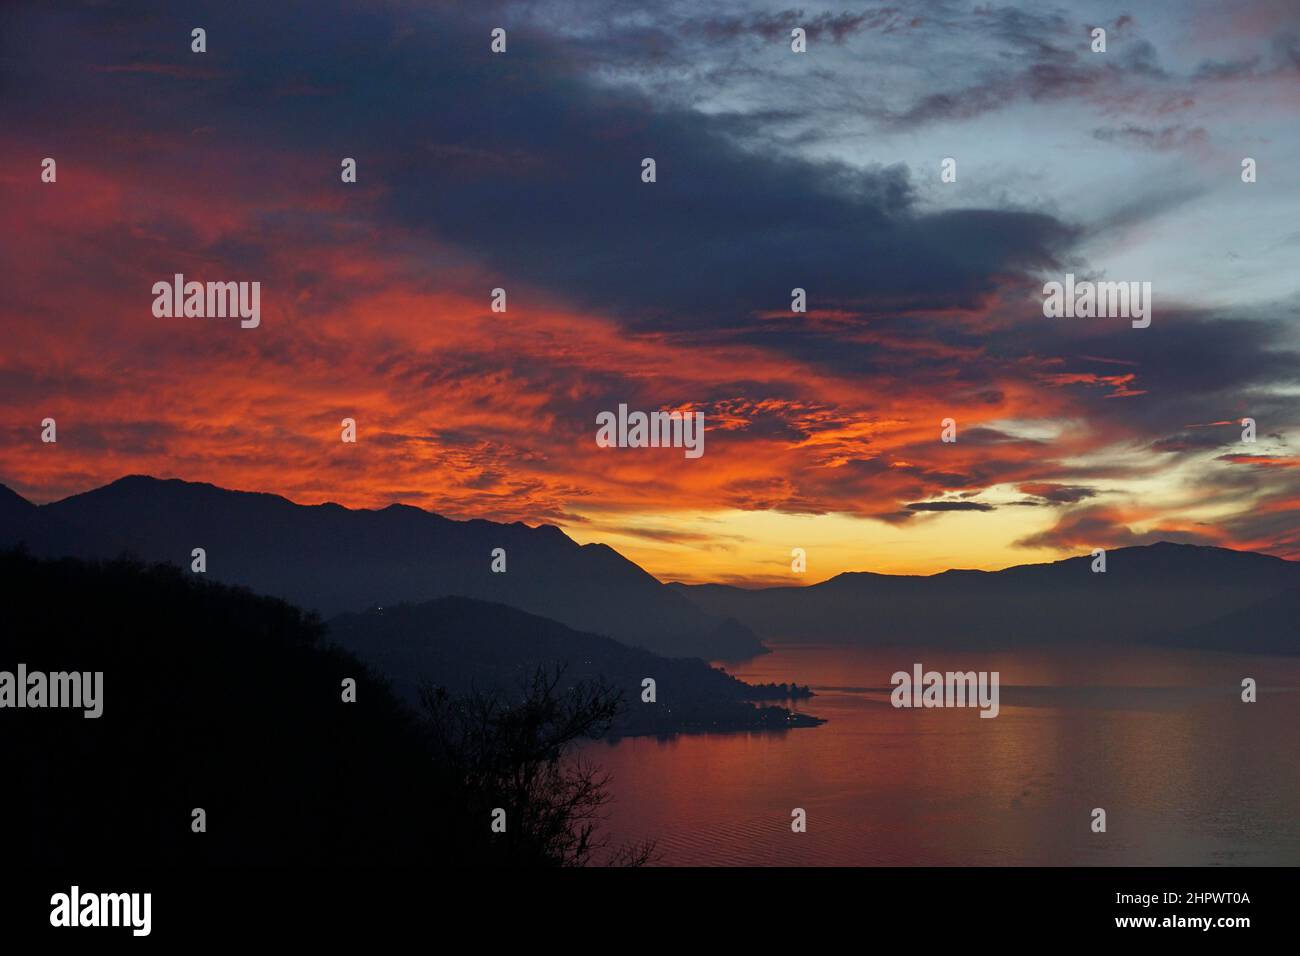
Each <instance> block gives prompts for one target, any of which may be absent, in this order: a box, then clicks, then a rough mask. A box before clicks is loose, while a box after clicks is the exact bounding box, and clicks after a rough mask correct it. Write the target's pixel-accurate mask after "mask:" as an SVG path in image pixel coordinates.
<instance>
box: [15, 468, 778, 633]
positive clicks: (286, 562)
mask: <svg viewBox="0 0 1300 956" xmlns="http://www.w3.org/2000/svg"><path fill="white" fill-rule="evenodd" d="M19 542H22V543H25V544H26V546H27V547H28V548H29V550H30V551H31V552H32V553H33V554H37V555H42V556H63V555H72V556H77V557H86V558H108V557H115V556H117V555H119V554H121V553H123V552H126V553H130V554H133V555H135V556H137V557H139V558H141V559H143V560H146V561H162V562H168V563H173V564H177V565H181V566H182V567H185V568H189V566H190V562H191V553H192V551H193V549H195V548H203V549H204V551H205V555H206V562H207V572H206V573H207V575H208V577H209V578H210V579H212V580H215V581H220V582H224V583H228V584H236V585H243V586H245V587H248V588H250V589H252V590H254V591H257V592H259V593H262V594H267V595H272V596H275V597H279V598H283V599H284V600H287V601H289V602H290V603H292V604H295V605H297V606H299V607H303V608H306V609H310V610H316V611H318V612H319V613H320V614H322V615H323V616H326V617H329V616H333V615H337V614H340V613H342V612H346V611H361V610H364V609H366V608H368V607H372V606H376V605H381V606H384V605H392V604H398V603H401V602H420V601H427V600H431V599H434V598H438V597H447V596H461V597H470V598H477V599H479V600H484V601H494V602H499V603H502V604H508V605H510V606H512V607H516V608H520V609H522V610H525V611H528V612H531V613H533V614H538V615H541V616H543V617H548V618H552V619H554V620H556V621H560V622H562V623H564V624H567V625H569V626H570V627H573V628H576V629H578V630H582V631H592V632H596V633H600V634H607V635H609V636H610V637H613V638H615V639H617V640H620V641H622V642H624V643H626V644H629V645H636V646H642V647H645V648H648V649H650V650H653V651H656V652H659V653H662V654H669V655H674V656H689V657H701V658H705V659H736V658H744V657H752V656H753V655H754V654H757V653H762V652H763V650H764V649H763V647H762V645H761V644H760V643H759V641H758V640H757V638H756V637H755V636H754V635H753V634H752V633H751V632H750V631H749V630H748V629H747V628H744V627H742V626H740V625H739V624H737V623H736V622H734V621H731V622H727V621H725V620H723V619H718V618H713V617H711V616H710V615H708V614H706V613H704V612H703V611H701V610H700V609H699V608H698V607H696V606H695V605H694V604H693V603H692V602H691V601H690V600H689V599H688V598H686V597H685V596H684V595H682V594H680V593H678V592H677V591H675V590H673V589H671V588H669V587H667V586H666V585H664V584H662V583H661V582H660V581H658V580H656V579H655V578H654V577H652V576H651V575H650V574H648V573H647V572H645V571H644V570H642V569H641V568H640V567H638V566H637V565H636V564H634V563H633V562H631V561H629V560H627V559H626V558H624V557H623V556H622V555H620V554H619V553H618V552H617V551H615V550H614V549H613V548H610V547H608V546H606V545H602V544H588V545H579V544H577V543H576V542H575V541H573V540H572V539H571V538H569V537H568V536H567V535H565V534H564V532H562V531H561V530H560V529H559V528H556V527H554V526H552V525H541V526H539V527H529V526H527V525H525V524H523V523H521V522H515V523H513V524H501V523H496V522H492V521H484V520H471V521H454V520H451V519H449V518H444V517H442V516H440V515H437V514H433V513H431V512H428V511H424V510H422V509H419V508H413V507H410V506H407V505H390V506H388V507H387V508H383V509H379V510H367V509H356V510H354V509H349V508H344V507H342V506H341V505H337V504H332V503H330V504H321V505H300V504H295V503H294V502H292V501H289V500H288V499H286V498H282V497H280V496H278V495H271V494H261V493H253V492H244V491H229V490H226V489H223V488H218V487H216V486H215V485H210V484H206V483H198V482H188V481H181V480H177V479H167V480H163V479H157V478H150V477H146V476H141V475H132V476H129V477H126V478H121V479H119V480H117V481H114V482H112V483H111V484H108V485H105V486H103V487H101V488H96V489H94V490H93V491H88V492H86V493H84V494H78V495H73V496H72V497H69V498H65V499H63V500H62V501H56V502H53V503H50V504H46V505H41V506H36V505H33V504H32V503H31V502H29V501H27V500H25V499H24V498H22V497H21V496H19V495H17V494H15V493H14V492H13V491H11V490H10V489H8V488H4V487H3V486H0V547H7V546H13V545H15V544H18V543H19ZM497 548H502V549H504V551H505V560H506V571H505V573H494V572H493V571H492V570H491V565H492V560H493V551H494V549H497Z"/></svg>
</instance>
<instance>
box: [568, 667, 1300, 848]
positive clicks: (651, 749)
mask: <svg viewBox="0 0 1300 956" xmlns="http://www.w3.org/2000/svg"><path fill="white" fill-rule="evenodd" d="M773 649H774V653H772V654H767V655H764V656H762V657H759V658H755V659H754V660H752V661H748V662H744V663H742V664H738V665H730V666H728V667H727V669H728V670H729V671H730V672H731V673H733V674H735V675H736V676H737V677H740V678H742V679H743V680H746V681H750V682H761V683H766V682H768V681H776V682H778V683H780V682H784V681H797V682H798V683H800V684H810V685H811V686H812V688H813V690H814V691H815V692H816V694H817V696H815V697H813V698H811V699H809V700H801V701H797V702H794V703H793V705H788V706H792V709H796V710H800V711H805V712H807V713H811V714H815V715H816V716H818V717H824V718H827V719H828V721H829V722H828V723H826V724H823V725H822V726H820V727H815V728H808V729H798V730H792V731H787V732H782V733H767V734H760V733H739V734H703V735H678V736H676V737H673V738H670V739H656V738H644V737H643V738H630V739H624V740H621V741H618V742H616V743H610V742H598V743H594V744H591V745H588V746H587V747H586V748H585V749H584V750H583V751H582V757H583V758H584V759H589V760H592V761H594V762H596V763H597V764H599V765H600V766H601V767H602V768H603V769H605V770H607V771H608V772H609V773H610V774H611V775H612V783H611V793H612V796H613V803H612V804H611V805H610V806H609V807H608V808H607V812H606V820H607V823H606V828H605V832H606V833H607V834H608V835H609V836H610V838H611V839H613V840H616V841H619V840H639V839H644V838H650V839H654V840H655V841H656V842H657V846H658V852H659V856H660V862H661V863H663V864H669V865H772V864H789V865H833V866H842V865H881V866H886V865H888V866H898V865H923V866H961V865H979V866H1011V865H1047V866H1052V865H1124V866H1129V865H1140V866H1147V865H1168V866H1182V865H1239V864H1255V865H1292V866H1294V865H1297V864H1300V737H1298V736H1297V731H1298V730H1300V659H1297V658H1274V657H1267V658H1266V657H1257V656H1240V655H1233V654H1222V653H1210V652H1199V651H1182V650H1167V649H1151V648H1123V649H1116V648H1093V649H1082V648H1081V649H1069V650H1056V651H1051V652H1048V651H1042V652H1039V651H1025V650H1021V649H1017V650H1014V651H1005V652H997V651H977V652H968V651H954V650H951V649H943V650H938V649H936V650H932V651H926V650H924V649H916V648H910V647H908V648H899V647H891V648H861V647H849V646H839V645H792V644H783V645H773ZM914 662H920V663H921V664H923V665H924V666H925V669H926V670H931V669H933V670H939V671H949V670H961V671H965V670H988V671H994V670H996V671H999V672H1000V674H1001V712H1000V714H999V716H998V717H996V718H993V719H981V718H980V716H979V710H978V709H977V708H970V709H926V710H908V709H895V708H894V707H892V706H890V703H889V692H890V690H891V687H890V684H889V679H890V675H891V674H893V673H894V672H895V671H899V670H905V671H910V670H911V668H912V664H913V663H914ZM1244 677H1252V678H1254V679H1255V680H1256V681H1257V683H1258V687H1259V690H1258V702H1256V703H1249V704H1248V703H1243V702H1242V700H1241V681H1242V678H1244ZM796 807H798V808H802V809H804V810H805V811H806V812H807V832H805V833H794V832H792V831H791V827H790V823H791V811H792V810H793V809H794V808H796ZM1095 807H1101V808H1103V809H1105V811H1106V815H1107V821H1106V822H1107V832H1105V833H1093V832H1092V831H1091V822H1092V810H1093V808H1095Z"/></svg>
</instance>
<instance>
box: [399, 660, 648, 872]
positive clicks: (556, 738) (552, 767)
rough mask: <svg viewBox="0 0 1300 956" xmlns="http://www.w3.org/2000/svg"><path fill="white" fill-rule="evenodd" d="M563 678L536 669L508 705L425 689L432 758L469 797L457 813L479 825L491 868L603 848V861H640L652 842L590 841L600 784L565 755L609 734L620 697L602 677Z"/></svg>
mask: <svg viewBox="0 0 1300 956" xmlns="http://www.w3.org/2000/svg"><path fill="white" fill-rule="evenodd" d="M563 674H564V669H563V668H562V667H557V668H554V669H553V670H547V669H545V668H540V667H539V668H537V669H536V670H535V671H534V672H533V673H532V674H531V675H530V676H529V677H528V678H527V679H526V680H524V681H523V682H522V686H521V687H520V690H519V693H518V695H517V697H515V699H507V696H506V695H503V694H486V693H481V692H477V691H476V692H473V693H470V694H467V695H461V696H453V695H451V694H449V693H447V692H446V691H445V690H444V689H442V688H440V687H432V686H427V687H425V688H424V690H423V691H422V694H421V699H422V701H423V703H424V706H425V710H426V712H427V714H428V717H429V725H430V738H431V741H432V746H433V750H434V755H435V760H436V761H437V762H438V765H439V768H440V769H441V770H442V771H443V772H444V773H449V774H451V775H452V777H453V778H454V779H455V780H456V782H458V783H461V784H463V791H462V792H464V793H465V794H467V795H468V796H469V797H470V799H471V806H469V807H466V808H465V809H466V813H467V815H468V816H469V817H470V818H471V819H478V820H481V821H482V823H481V832H482V834H484V835H485V836H486V838H487V847H488V852H487V854H486V856H487V858H488V859H489V860H490V861H491V862H496V863H502V864H520V863H523V864H542V865H556V866H582V865H584V864H586V863H588V862H589V861H590V860H591V858H592V854H593V853H594V852H596V851H609V852H607V853H605V857H606V858H605V860H604V862H606V863H611V864H614V865H631V866H636V865H640V864H643V863H646V862H648V861H649V860H650V859H652V857H653V851H654V847H653V844H649V843H646V844H636V845H626V846H620V847H618V848H615V849H613V850H611V849H610V847H609V846H608V843H607V842H606V841H605V840H604V839H603V838H601V837H598V836H597V826H598V823H599V822H600V819H601V814H600V811H601V808H602V807H604V806H605V805H606V804H607V803H608V801H609V793H608V783H609V778H608V776H607V775H606V774H604V773H602V772H601V771H599V770H598V769H597V768H595V767H593V766H590V765H589V764H587V763H586V762H584V761H583V760H582V759H581V758H580V757H579V756H577V755H576V754H574V753H572V750H573V749H574V745H575V744H576V743H577V742H578V741H580V740H583V739H597V738H599V737H600V736H601V735H603V734H604V733H605V732H606V731H608V730H609V727H610V724H611V723H612V721H613V720H614V718H615V717H616V716H617V715H618V712H619V709H620V707H621V705H622V694H621V693H620V692H619V691H616V690H614V689H613V688H611V687H610V686H609V685H608V684H607V683H606V682H605V681H604V680H603V679H596V680H588V681H581V682H578V683H576V684H573V685H572V686H568V687H562V679H563ZM496 808H501V809H504V810H505V812H506V830H505V832H504V833H492V832H491V831H490V829H489V825H488V824H489V819H490V816H491V813H492V811H493V810H494V809H496Z"/></svg>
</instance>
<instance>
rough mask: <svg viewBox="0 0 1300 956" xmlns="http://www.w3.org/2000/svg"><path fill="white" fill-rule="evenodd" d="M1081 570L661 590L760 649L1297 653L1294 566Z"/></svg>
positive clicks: (1133, 565)
mask: <svg viewBox="0 0 1300 956" xmlns="http://www.w3.org/2000/svg"><path fill="white" fill-rule="evenodd" d="M1092 562H1093V559H1092V557H1091V556H1082V557H1075V558H1067V559H1065V560H1062V561H1055V562H1052V563H1049V564H1029V565H1018V566H1015V567H1011V568H1006V569H1004V570H1001V571H971V570H952V571H944V572H942V573H939V574H933V575H927V576H921V575H889V574H875V573H871V572H846V573H844V574H839V575H837V576H835V577H833V578H831V579H829V580H827V581H823V582H821V583H819V584H814V585H809V586H806V587H777V588H761V589H753V590H746V589H743V588H738V587H732V586H729V585H713V584H706V585H682V584H673V585H670V586H671V587H674V588H676V589H677V590H679V591H680V592H681V593H682V594H685V595H687V596H689V597H690V599H691V600H692V601H694V602H695V603H696V604H698V605H700V606H701V607H703V608H705V609H706V610H708V611H710V612H712V613H713V614H715V615H727V616H731V617H735V618H736V619H737V620H739V621H740V622H742V623H744V624H748V625H749V626H750V627H751V628H752V629H753V630H754V631H755V633H757V634H759V636H760V637H763V638H765V639H771V640H781V641H796V642H797V641H817V640H835V641H846V642H853V643H857V642H860V643H901V644H908V643H916V644H935V645H953V646H961V645H969V646H994V645H997V646H1017V645H1025V644H1048V645H1050V644H1051V643H1053V642H1058V641H1084V642H1092V643H1100V644H1105V643H1117V642H1121V643H1122V642H1132V641H1138V642H1143V643H1152V644H1169V645H1186V646H1195V647H1205V648H1214V649H1221V650H1240V651H1250V652H1273V653H1292V654H1293V653H1300V633H1297V632H1295V630H1294V628H1292V629H1291V631H1290V632H1289V633H1288V632H1287V631H1286V625H1285V623H1284V619H1285V616H1286V611H1287V608H1288V607H1290V606H1291V605H1288V604H1287V603H1286V601H1285V600H1283V599H1282V598H1281V597H1280V596H1281V595H1284V594H1286V593H1289V592H1291V591H1292V590H1293V589H1295V588H1297V587H1300V563H1297V562H1293V561H1286V560H1284V559H1282V558H1276V557H1272V556H1270V555H1265V554H1257V553H1254V552H1249V551H1233V550H1229V549H1226V548H1212V547H1203V546H1197V545H1187V544H1173V543H1169V542H1161V543H1158V544H1152V545H1146V546H1141V547H1131V548H1117V549H1115V550H1112V551H1109V552H1107V554H1106V571H1105V573H1093V571H1092ZM1252 609H1253V610H1252ZM1292 620H1294V619H1292ZM1247 622H1251V626H1247Z"/></svg>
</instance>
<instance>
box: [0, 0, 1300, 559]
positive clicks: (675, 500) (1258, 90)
mask: <svg viewBox="0 0 1300 956" xmlns="http://www.w3.org/2000/svg"><path fill="white" fill-rule="evenodd" d="M195 27H202V28H203V29H204V30H205V31H206V46H207V49H206V52H203V53H195V52H193V51H192V50H191V30H192V29H194V28H195ZM498 27H499V28H502V29H504V30H505V31H506V51H505V52H504V53H493V52H492V50H491V48H490V47H491V31H492V30H493V29H494V28H498ZM796 27H798V28H802V29H804V30H805V31H806V36H807V50H806V52H804V53H795V52H793V51H792V50H791V30H793V29H794V28H796ZM1094 28H1101V29H1104V30H1105V31H1106V41H1107V44H1106V51H1105V52H1104V53H1102V52H1094V51H1093V49H1092V45H1093V40H1092V36H1091V33H1092V31H1093V30H1094ZM1298 120H1300V7H1297V5H1296V4H1295V2H1294V0H1242V2H1235V3H1231V4H1226V3H1217V2H1215V3H1203V2H1196V0H1180V2H1173V3H1153V2H1143V3H1141V4H1133V3H1128V4H1122V3H1108V2H1089V3H1074V4H1070V5H1068V6H1064V5H1063V6H1057V5H1054V4H1051V3H1041V2H1025V3H996V2H956V0H953V2H949V0H934V2H892V3H889V4H884V5H881V4H853V5H823V4H805V5H801V6H799V7H791V6H789V5H788V4H787V3H785V2H777V3H751V2H718V3H710V4H708V5H701V4H698V3H693V2H668V3H654V2H637V3H623V2H618V0H599V2H595V0H593V2H586V0H563V2H560V0H530V2H527V3H493V2H481V3H475V4H455V3H449V4H444V3H429V2H388V3H385V2H368V3H359V2H358V3H352V2H339V0H312V2H310V3H301V4H267V3H244V2H237V0H223V2H220V3H212V4H202V3H197V4H173V3H161V2H159V3H148V2H131V3H118V2H111V0H104V2H93V3H69V2H58V0H56V2H49V3H28V2H13V3H7V4H5V5H4V6H3V9H2V10H0V209H3V222H4V229H3V231H2V232H0V275H3V277H4V293H5V294H4V295H3V296H2V297H0V329H2V330H3V336H4V346H3V348H0V482H3V483H5V484H7V485H8V486H9V487H11V488H13V489H14V490H15V491H17V492H19V493H20V494H22V495H24V496H26V497H28V498H29V499H31V500H34V501H37V502H45V501H51V500H56V499H59V498H62V497H65V496H67V495H70V494H75V493H78V492H81V491H86V490H88V489H90V488H92V487H96V486H98V485H101V484H104V483H106V482H109V481H112V480H114V479H116V478H118V477H121V476H123V475H127V474H138V473H144V474H152V475H156V476H159V477H175V478H184V479H188V480H193V481H208V482H212V483H214V484H217V485H221V486H224V487H229V488H238V489H245V490H255V491H268V492H274V493H277V494H281V495H284V496H286V497H288V498H291V499H292V500H294V501H299V502H302V503H309V504H310V503H319V502H324V501H335V502H338V503H341V504H344V505H347V506H349V507H383V506H385V505H387V504H390V503H393V502H403V503H407V504H412V505H417V506H420V507H423V508H427V509H429V510H432V511H436V512H439V513H441V514H445V515H448V516H450V517H455V518H471V517H480V518H489V519H493V520H501V521H524V522H526V523H529V524H540V523H550V524H556V525H559V526H560V527H562V528H563V529H564V530H565V531H566V533H568V534H569V535H570V536H571V537H573V538H575V539H576V540H578V541H580V542H583V543H587V542H595V541H598V542H604V543H607V544H609V545H611V546H613V547H615V548H616V549H618V550H619V551H620V552H621V553H623V554H625V555H626V556H628V557H629V558H631V559H632V560H634V561H636V562H638V563H639V564H641V565H642V566H643V567H645V568H646V569H647V570H649V571H650V572H651V573H653V574H655V575H656V576H658V577H660V578H661V579H663V580H679V581H689V582H698V581H726V582H733V583H741V584H755V585H757V584H771V583H780V584H790V583H813V582H814V581H818V580H823V579H825V578H828V577H830V576H832V575H834V574H837V573H839V572H841V571H845V570H872V571H882V572H893V573H932V572H935V571H939V570H943V569H945V568H949V567H975V568H989V569H992V568H1000V567H1006V566H1009V565H1014V564H1023V563H1030V562H1036V561H1046V560H1054V559H1057V558H1060V557H1063V556H1066V555H1071V554H1080V553H1087V552H1088V551H1090V550H1092V549H1093V548H1097V547H1105V548H1112V547H1120V546H1125V545H1131V544H1143V543H1149V542H1152V541H1157V540H1173V541H1185V542H1191V543H1203V544H1215V545H1221V546H1225V547H1234V548H1247V549H1254V550H1260V551H1266V552H1269V553H1272V554H1276V555H1279V556H1283V557H1290V558H1300V456H1297V443H1298V442H1300V270H1298V269H1297V265H1300V215H1297V213H1298V212H1300V166H1298V165H1297V159H1296V157H1297V156H1300V122H1298ZM47 157H49V158H53V159H55V161H56V164H57V166H56V179H55V181H54V182H43V181H42V175H41V173H42V160H43V159H44V158H47ZM345 157H351V158H354V159H355V160H356V165H357V176H356V182H355V183H345V182H343V181H342V177H341V175H340V169H341V163H342V160H343V159H344V158H345ZM646 157H650V158H653V159H654V160H655V162H656V180H655V181H654V182H652V183H647V182H643V181H642V160H643V159H644V158H646ZM1246 157H1249V158H1252V159H1253V160H1254V161H1255V168H1256V181H1255V182H1252V183H1246V182H1243V181H1242V168H1241V166H1242V160H1243V158H1246ZM945 158H952V159H954V160H955V161H956V181H954V182H944V181H943V179H942V177H941V175H940V171H941V163H942V161H943V160H944V159H945ZM176 273H181V274H183V275H184V276H185V277H186V279H187V280H197V281H221V282H227V281H258V282H259V283H260V288H261V324H260V325H259V326H258V327H257V328H255V329H246V328H241V326H240V323H239V321H238V320H232V319H227V318H200V317H173V318H166V317H162V318H160V317H157V316H155V315H154V312H153V308H152V306H153V302H154V295H153V293H152V287H153V285H154V283H155V282H158V281H171V279H172V276H173V275H174V274H176ZM1066 273H1071V274H1074V275H1076V276H1077V277H1078V278H1079V279H1088V280H1094V281H1121V280H1122V281H1143V282H1150V283H1152V288H1153V310H1152V322H1151V325H1150V327H1148V328H1144V329H1137V328H1133V327H1132V325H1131V323H1130V322H1129V321H1128V320H1127V319H1124V318H1114V317H1107V318H1047V317H1045V316H1044V314H1043V284H1044V283H1045V282H1047V281H1062V280H1063V278H1064V276H1065V274H1066ZM495 288H503V289H505V290H506V294H507V307H506V311H505V312H504V313H502V312H494V311H492V309H491V302H492V290H493V289H495ZM794 288H803V289H805V290H806V292H807V302H808V306H807V312H805V313H796V312H793V311H792V310H791V290H792V289H794ZM620 404H626V405H628V406H629V408H630V409H633V410H638V409H639V410H645V411H653V410H684V411H698V412H702V413H703V414H704V420H705V428H706V432H705V445H704V448H705V451H704V454H703V455H702V456H701V457H699V458H697V459H691V458H687V457H686V456H685V455H684V454H683V453H682V450H681V449H674V448H602V447H598V445H597V442H596V416H597V415H598V414H600V413H601V412H603V411H612V410H616V409H617V408H618V406H619V405H620ZM47 417H51V418H54V419H55V421H56V422H57V439H58V440H57V442H54V443H47V442H42V441H41V433H42V427H41V422H42V420H43V419H45V418H47ZM1247 417H1249V418H1252V419H1254V420H1255V422H1256V430H1257V431H1256V440H1255V441H1254V442H1245V441H1243V440H1242V438H1243V428H1242V426H1241V419H1243V418H1247ZM344 418H352V419H354V420H355V421H356V428H357V441H356V442H355V443H345V442H343V441H341V440H340V434H341V428H340V423H341V421H342V420H343V419H344ZM948 418H951V419H953V420H954V422H955V427H956V441H953V442H943V441H941V440H940V438H941V429H942V425H941V423H942V422H943V420H944V419H948ZM794 548H802V549H804V551H805V552H806V554H807V571H806V573H804V574H802V575H795V574H794V573H793V572H792V569H791V552H792V549H794Z"/></svg>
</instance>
